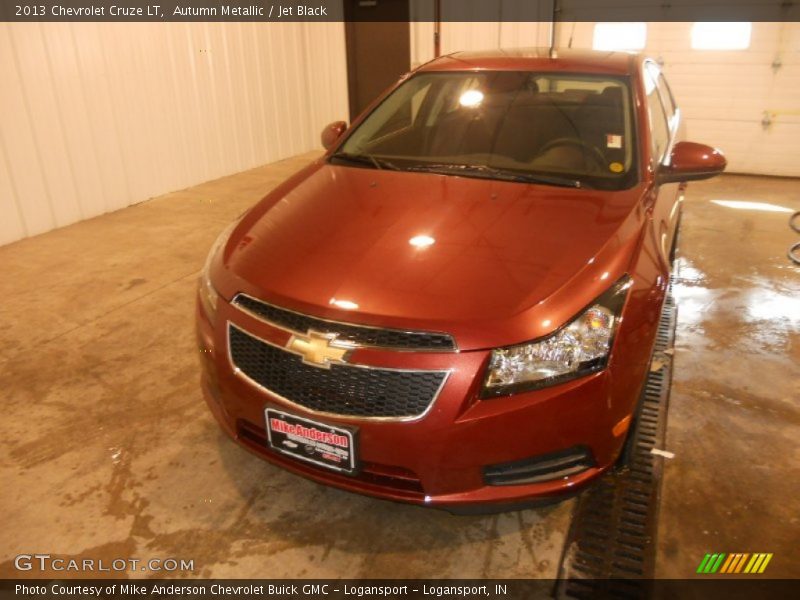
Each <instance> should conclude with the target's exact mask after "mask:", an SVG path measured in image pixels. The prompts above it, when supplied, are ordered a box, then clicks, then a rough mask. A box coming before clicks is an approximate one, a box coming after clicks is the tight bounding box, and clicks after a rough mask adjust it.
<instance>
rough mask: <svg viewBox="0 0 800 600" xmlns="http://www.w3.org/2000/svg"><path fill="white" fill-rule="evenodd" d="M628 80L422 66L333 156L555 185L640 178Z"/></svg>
mask: <svg viewBox="0 0 800 600" xmlns="http://www.w3.org/2000/svg"><path fill="white" fill-rule="evenodd" d="M633 138H634V135H633V124H632V119H631V101H630V93H629V91H628V84H627V80H626V79H623V78H614V77H609V76H597V75H583V74H576V73H558V72H556V73H532V72H516V71H482V72H445V73H420V74H417V75H415V76H413V77H411V78H410V79H409V80H408V81H406V82H405V83H403V84H402V85H401V86H400V87H398V88H397V89H396V90H395V91H394V92H393V93H392V94H390V95H389V96H388V97H387V98H386V99H385V100H384V101H383V102H382V103H381V104H380V105H379V106H378V107H377V108H376V109H375V110H374V111H373V112H372V113H371V114H370V115H369V116H368V117H367V118H366V119H365V120H364V122H363V123H361V125H360V126H359V127H358V128H357V129H356V130H355V131H353V132H352V133H351V135H350V136H349V137H348V139H347V141H346V142H345V143H344V144H343V146H342V147H341V148H339V151H338V152H337V153H336V154H334V156H333V158H332V161H333V162H339V163H350V164H357V165H359V166H364V167H369V168H379V169H380V168H392V169H400V170H416V171H432V172H441V173H446V174H458V175H466V176H476V177H488V178H493V179H494V178H497V179H503V178H506V179H512V180H516V181H534V182H540V183H546V184H551V185H571V186H574V187H592V188H599V189H622V188H625V187H629V186H630V185H632V184H633V183H634V182H635V180H636V173H635V172H634V171H635V164H636V163H635V144H634V143H633Z"/></svg>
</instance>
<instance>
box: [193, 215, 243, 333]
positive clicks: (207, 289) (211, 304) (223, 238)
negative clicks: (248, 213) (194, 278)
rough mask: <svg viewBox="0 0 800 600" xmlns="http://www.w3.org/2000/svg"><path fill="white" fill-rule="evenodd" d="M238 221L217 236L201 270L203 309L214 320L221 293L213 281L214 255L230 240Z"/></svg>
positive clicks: (201, 300)
mask: <svg viewBox="0 0 800 600" xmlns="http://www.w3.org/2000/svg"><path fill="white" fill-rule="evenodd" d="M236 223H238V221H235V222H233V223H231V224H230V225H228V226H227V227H226V228H225V229H224V230H223V232H222V233H220V234H219V236H217V239H216V240H215V241H214V244H213V245H212V246H211V250H210V251H209V252H208V256H207V257H206V262H205V264H204V265H203V270H202V271H200V302H201V303H202V304H203V310H205V311H206V315H208V318H209V319H211V320H212V321H213V319H214V316H215V315H216V313H217V303H218V302H219V293H217V290H216V289H215V288H214V284H213V283H212V282H211V263H212V262H213V261H214V257H216V255H217V253H218V252H219V251H220V249H221V248H222V247H223V246H224V245H225V242H227V241H228V237H229V236H230V235H231V232H232V231H233V228H234V227H236Z"/></svg>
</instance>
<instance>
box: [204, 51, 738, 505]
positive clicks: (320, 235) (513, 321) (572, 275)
mask: <svg viewBox="0 0 800 600" xmlns="http://www.w3.org/2000/svg"><path fill="white" fill-rule="evenodd" d="M322 140H323V144H324V145H325V147H326V148H327V149H328V152H327V153H326V154H325V156H324V157H323V158H320V159H319V160H317V161H315V162H314V163H313V164H311V165H309V166H308V167H306V168H304V169H303V170H301V171H300V172H299V173H297V174H296V175H294V176H293V177H291V178H290V179H288V180H287V181H285V182H284V183H283V184H281V185H280V186H278V187H277V188H276V189H274V190H273V191H272V192H270V193H269V194H267V196H266V197H264V199H263V200H261V201H260V202H259V203H258V204H256V205H255V206H254V207H253V208H251V209H250V210H249V211H247V213H245V215H244V216H242V217H241V218H240V219H239V220H238V221H237V222H236V223H235V224H233V225H231V226H230V227H229V228H228V229H227V230H226V231H225V232H224V233H223V234H222V235H221V236H220V237H219V239H218V240H217V242H216V243H215V244H214V246H213V248H212V249H211V252H210V254H209V257H208V261H207V263H206V266H205V268H204V270H203V274H202V277H201V282H200V287H199V291H198V303H197V313H196V316H197V333H198V339H199V345H200V348H201V351H202V352H201V355H202V356H203V357H204V360H203V376H202V386H203V391H204V395H205V399H206V401H207V403H208V405H209V407H210V408H211V410H212V412H213V413H214V415H215V416H216V418H217V420H218V421H219V423H220V424H221V426H222V428H223V429H224V430H225V431H226V432H227V433H228V434H229V435H230V436H231V437H232V438H234V439H235V440H236V441H238V442H239V443H240V444H242V445H243V446H245V447H246V448H248V449H249V450H252V451H253V452H255V453H257V454H258V455H260V456H262V457H263V458H265V459H267V460H269V461H270V462H272V463H275V464H277V465H279V466H281V467H284V468H286V469H288V470H290V471H292V472H294V473H297V474H299V475H302V476H305V477H308V478H310V479H313V480H315V481H318V482H321V483H325V484H329V485H333V486H336V487H339V488H342V489H346V490H350V491H354V492H361V493H365V494H370V495H373V496H377V497H381V498H387V499H391V500H400V501H406V502H412V503H417V504H424V505H430V506H436V507H441V508H447V509H450V510H458V511H463V510H469V509H471V508H474V507H476V506H478V507H481V508H482V507H483V505H497V506H499V507H500V508H503V507H505V506H512V505H516V504H518V503H521V502H530V501H538V500H543V499H544V500H552V499H558V498H560V497H563V496H564V495H565V494H567V493H570V492H572V491H575V490H578V489H580V487H581V486H583V485H585V484H587V483H588V482H589V481H591V480H593V479H595V478H597V477H598V476H599V475H601V474H602V473H603V472H604V471H606V470H607V469H609V468H610V467H611V466H612V465H613V464H614V462H615V460H616V459H617V457H618V456H619V455H620V452H621V450H622V448H623V445H624V443H625V440H626V433H627V431H628V429H629V426H630V424H631V419H632V416H633V414H634V412H635V409H636V406H637V399H638V398H639V394H640V390H641V388H642V385H643V382H644V380H645V377H646V374H647V372H648V364H649V362H650V358H651V350H652V347H653V343H654V338H655V334H656V328H657V324H658V320H659V314H660V310H661V306H662V303H663V301H664V297H665V291H666V287H667V284H668V279H669V274H670V267H671V251H672V248H673V245H674V241H675V236H676V231H677V226H678V223H679V218H680V206H681V200H682V195H683V187H684V184H683V182H686V181H688V180H693V179H704V178H707V177H711V176H713V175H715V174H717V173H720V172H721V171H722V170H723V169H724V167H725V159H724V158H723V156H722V154H721V153H720V152H719V151H718V150H715V149H713V148H710V147H708V146H703V145H700V144H694V143H690V142H686V141H681V115H680V111H679V110H678V108H677V107H676V105H675V102H674V100H673V98H672V94H671V93H670V90H669V87H668V85H667V82H666V81H665V80H664V78H663V76H662V75H661V73H660V69H659V67H658V65H657V64H656V63H655V62H653V61H651V60H649V59H646V58H644V57H641V56H638V55H633V54H625V53H590V52H576V51H570V52H561V51H559V52H558V56H551V55H550V54H549V53H548V52H547V51H536V50H532V51H519V52H507V51H503V52H489V53H479V54H475V53H456V54H451V55H449V56H445V57H442V58H439V59H436V60H434V61H432V62H429V63H427V64H425V65H424V66H422V67H420V68H418V69H416V70H415V71H413V72H411V73H409V74H408V75H406V76H404V77H403V78H402V79H401V80H400V81H399V82H398V83H397V84H396V85H395V86H393V87H392V88H391V89H390V90H388V91H387V92H386V93H385V94H384V95H383V96H381V97H380V98H378V99H377V100H376V101H375V102H374V103H373V104H372V105H371V106H370V107H369V108H368V109H367V110H366V111H365V112H364V113H363V114H362V115H361V116H360V117H359V118H358V119H357V120H356V121H355V122H354V123H353V126H352V127H351V128H349V129H348V128H347V127H346V124H345V123H343V122H339V123H334V124H332V125H330V126H328V127H327V128H326V129H325V131H324V132H323V134H322Z"/></svg>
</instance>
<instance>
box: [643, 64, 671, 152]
mask: <svg viewBox="0 0 800 600" xmlns="http://www.w3.org/2000/svg"><path fill="white" fill-rule="evenodd" d="M648 66H649V65H648ZM655 75H656V74H655V73H654V72H653V68H646V69H645V71H644V82H645V91H646V92H647V111H648V113H649V114H650V134H651V136H652V138H653V139H652V140H651V141H652V144H653V155H654V156H655V159H656V161H657V162H659V163H660V162H661V161H662V160H663V159H664V154H665V153H666V151H667V146H668V145H669V125H668V123H667V116H666V114H665V113H664V107H663V105H662V104H661V99H660V98H659V93H658V83H657V79H656V77H655Z"/></svg>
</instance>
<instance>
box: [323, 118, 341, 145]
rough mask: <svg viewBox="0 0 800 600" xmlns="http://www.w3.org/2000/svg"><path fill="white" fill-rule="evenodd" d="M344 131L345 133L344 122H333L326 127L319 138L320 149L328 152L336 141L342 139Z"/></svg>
mask: <svg viewBox="0 0 800 600" xmlns="http://www.w3.org/2000/svg"><path fill="white" fill-rule="evenodd" d="M345 131H347V123H346V122H344V121H334V122H333V123H331V124H330V125H327V126H326V127H325V129H323V130H322V135H321V136H320V139H321V140H322V147H323V148H325V150H328V149H329V148H330V147H331V146H333V145H334V144H335V143H336V140H338V139H339V138H340V137H342V134H343V133H344V132H345Z"/></svg>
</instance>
